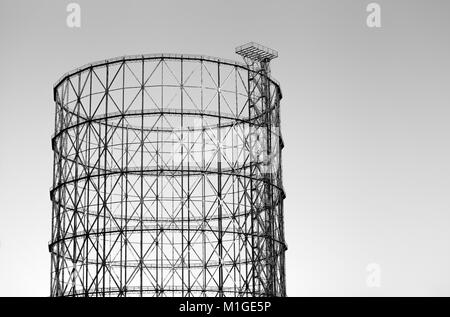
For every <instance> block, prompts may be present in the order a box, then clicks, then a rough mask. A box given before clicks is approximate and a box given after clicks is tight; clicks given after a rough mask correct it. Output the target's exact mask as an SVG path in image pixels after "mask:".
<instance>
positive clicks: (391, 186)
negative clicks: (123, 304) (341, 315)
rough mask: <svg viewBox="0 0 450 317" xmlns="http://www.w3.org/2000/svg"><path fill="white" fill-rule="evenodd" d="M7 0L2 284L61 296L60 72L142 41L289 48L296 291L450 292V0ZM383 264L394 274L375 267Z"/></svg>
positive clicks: (181, 49)
mask: <svg viewBox="0 0 450 317" xmlns="http://www.w3.org/2000/svg"><path fill="white" fill-rule="evenodd" d="M69 2H70V1H56V0H45V1H44V0H42V1H23V0H20V1H18V0H14V1H13V0H2V1H1V3H0V40H1V43H2V44H1V53H0V54H1V59H0V87H1V94H0V145H1V151H2V152H1V155H0V201H1V204H0V295H2V296H7V295H18V296H21V295H31V296H48V295H49V278H50V276H49V271H50V256H49V253H48V249H47V243H48V240H49V238H50V230H51V229H50V220H51V219H50V217H51V204H50V200H49V194H48V190H49V187H50V185H51V179H52V151H51V147H50V138H51V134H52V132H53V131H52V130H53V120H54V105H53V99H52V86H53V83H54V82H55V81H56V80H57V79H58V78H59V77H60V76H61V75H62V74H63V73H65V72H67V71H69V70H71V69H73V68H75V67H78V66H81V65H84V64H86V63H89V62H92V61H96V60H100V59H105V58H110V57H115V56H120V55H124V54H142V53H160V52H163V53H171V52H173V53H190V54H205V55H211V56H218V57H223V58H229V59H239V57H238V56H236V55H235V54H234V47H235V46H238V45H240V44H243V43H246V42H249V41H256V42H260V43H261V44H264V45H267V46H269V47H272V48H274V49H276V50H278V51H279V58H278V59H277V60H275V61H274V62H273V64H272V74H273V76H274V77H275V78H277V80H279V81H280V83H281V87H282V90H283V97H284V98H283V100H282V132H283V136H284V141H285V145H286V147H285V149H284V159H283V162H284V186H285V189H286V193H287V198H286V201H285V215H286V220H285V223H286V228H285V231H286V240H287V243H288V246H289V250H288V251H287V263H286V267H287V291H288V295H289V296H315V295H327V296H330V295H341V296H348V295H357V296H358V295H362V296H368V295H375V296H378V295H387V296H389V295H426V296H427V295H450V270H449V267H450V229H449V227H450V195H449V193H450V165H449V161H450V147H449V138H450V125H449V121H450V89H449V83H450V61H449V57H450V43H449V41H450V40H449V39H450V36H449V33H450V20H449V18H448V13H449V12H450V10H449V9H450V2H448V1H445V0H441V1H439V0H435V1H425V0H421V1H418V0H410V1H406V0H395V1H394V0H390V1H388V0H379V1H376V2H377V3H379V4H380V5H381V19H382V27H381V28H380V29H370V28H368V27H367V26H366V17H367V14H368V13H367V12H366V6H367V4H369V3H370V2H371V1H362V0H358V1H356V0H342V1H332V0H307V1H305V0H300V1H289V0H284V1H283V0H280V1H272V2H269V1H253V0H246V1H234V0H233V1H230V0H227V1H197V0H191V1H137V0H128V1H121V2H119V1H106V0H102V1H100V0H98V1H76V2H77V3H79V4H80V5H81V18H82V25H81V28H79V29H70V28H68V27H67V26H66V16H67V13H66V5H67V4H68V3H69ZM373 262H374V263H378V264H379V265H380V267H381V287H379V288H369V287H367V285H366V278H367V275H368V273H367V272H366V266H367V265H368V264H369V263H373Z"/></svg>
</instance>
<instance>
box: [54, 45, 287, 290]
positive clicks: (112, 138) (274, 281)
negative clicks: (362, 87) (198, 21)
mask: <svg viewBox="0 0 450 317" xmlns="http://www.w3.org/2000/svg"><path fill="white" fill-rule="evenodd" d="M241 53H242V52H241ZM253 53H254V50H253ZM241 55H242V54H241ZM244 57H245V58H246V59H247V62H248V61H249V58H250V59H251V63H250V64H249V63H247V64H242V63H238V62H234V61H227V60H223V59H217V58H212V57H206V56H192V55H173V54H172V55H167V54H159V55H139V56H126V57H120V58H116V59H112V60H105V61H102V62H98V63H94V64H89V65H86V66H84V67H81V68H79V69H76V70H74V71H72V72H70V73H68V74H66V75H65V76H63V77H62V78H61V79H60V80H59V81H58V82H57V83H56V85H55V87H54V99H55V102H56V113H55V134H54V136H53V138H52V148H53V152H54V173H53V186H52V189H51V190H50V196H51V201H52V206H53V208H52V210H53V212H52V236H51V241H50V243H49V251H50V253H51V283H50V284H51V286H50V288H51V289H50V294H51V296H285V295H286V288H285V270H284V266H285V263H284V261H285V259H284V253H285V250H286V244H285V241H284V231H283V199H284V191H283V186H282V177H281V149H282V147H283V142H282V139H281V134H280V131H279V129H280V125H279V123H280V117H279V108H280V99H281V91H280V87H279V85H278V83H277V82H276V81H275V80H273V79H271V78H270V76H269V75H268V71H267V70H268V68H267V67H266V66H267V65H268V61H270V59H269V60H267V58H265V59H264V60H259V59H258V58H259V57H255V56H251V57H249V56H244ZM258 65H259V66H258Z"/></svg>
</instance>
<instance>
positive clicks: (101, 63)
mask: <svg viewBox="0 0 450 317" xmlns="http://www.w3.org/2000/svg"><path fill="white" fill-rule="evenodd" d="M161 58H167V59H178V60H183V59H186V60H198V61H207V62H213V63H220V64H225V65H230V66H237V67H240V68H242V69H245V70H248V71H251V72H252V70H251V69H250V68H249V67H248V65H246V64H244V63H241V62H237V61H233V60H229V59H223V58H218V57H212V56H206V55H194V54H167V53H166V54H162V53H161V54H143V55H124V56H119V57H114V58H110V59H104V60H100V61H97V62H93V63H89V64H86V65H83V66H81V67H78V68H75V69H74V70H71V71H69V72H67V73H65V74H64V75H62V76H61V77H60V78H59V79H58V81H57V82H56V83H55V84H54V85H53V90H55V89H56V88H57V87H58V86H59V85H60V84H61V83H62V82H63V81H65V80H66V79H67V78H69V77H71V76H73V75H76V74H78V73H81V72H83V71H86V70H88V69H89V68H91V67H102V66H106V65H111V64H115V63H120V62H125V61H141V60H151V59H161ZM268 79H269V80H270V81H271V82H272V83H273V84H274V85H276V86H277V87H278V90H279V92H280V97H282V94H281V87H280V83H279V82H278V81H277V80H276V79H274V78H273V77H268ZM53 95H54V96H55V94H53Z"/></svg>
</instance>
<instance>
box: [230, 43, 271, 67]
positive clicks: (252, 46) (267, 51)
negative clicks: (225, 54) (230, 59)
mask: <svg viewBox="0 0 450 317" xmlns="http://www.w3.org/2000/svg"><path fill="white" fill-rule="evenodd" d="M236 54H238V55H241V56H242V57H244V58H248V59H250V60H253V61H257V62H268V61H270V60H272V59H274V58H277V57H278V52H277V51H275V50H273V49H271V48H268V47H266V46H263V45H261V44H258V43H255V42H250V43H247V44H244V45H241V46H238V47H236Z"/></svg>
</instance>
